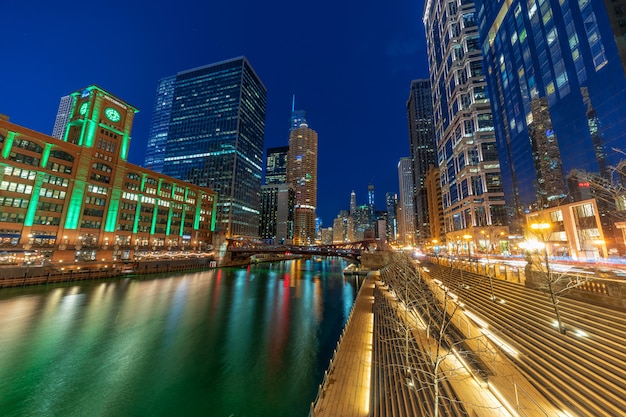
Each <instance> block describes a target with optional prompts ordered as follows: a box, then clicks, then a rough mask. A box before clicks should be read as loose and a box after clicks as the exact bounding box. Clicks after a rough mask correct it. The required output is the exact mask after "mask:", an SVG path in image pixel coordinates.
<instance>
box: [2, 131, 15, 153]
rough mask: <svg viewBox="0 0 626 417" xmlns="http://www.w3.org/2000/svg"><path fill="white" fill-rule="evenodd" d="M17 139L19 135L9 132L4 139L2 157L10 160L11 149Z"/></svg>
mask: <svg viewBox="0 0 626 417" xmlns="http://www.w3.org/2000/svg"><path fill="white" fill-rule="evenodd" d="M16 137H17V133H15V132H9V133H8V134H7V137H6V139H4V148H3V149H2V157H3V158H8V157H9V154H10V153H11V147H12V146H13V141H14V140H15V138H16Z"/></svg>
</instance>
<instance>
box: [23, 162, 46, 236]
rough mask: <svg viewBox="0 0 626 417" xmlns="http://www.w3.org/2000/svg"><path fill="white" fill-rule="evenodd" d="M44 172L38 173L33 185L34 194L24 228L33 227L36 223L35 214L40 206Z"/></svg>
mask: <svg viewBox="0 0 626 417" xmlns="http://www.w3.org/2000/svg"><path fill="white" fill-rule="evenodd" d="M43 177H44V173H43V172H38V173H37V178H35V184H34V185H33V192H32V194H31V195H30V203H28V210H27V211H26V218H25V219H24V226H32V225H33V222H34V221H35V213H37V204H39V191H41V186H42V184H43Z"/></svg>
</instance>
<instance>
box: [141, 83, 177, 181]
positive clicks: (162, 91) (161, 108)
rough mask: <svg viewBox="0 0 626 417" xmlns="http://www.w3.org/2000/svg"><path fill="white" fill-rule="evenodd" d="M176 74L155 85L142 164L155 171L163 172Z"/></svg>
mask: <svg viewBox="0 0 626 417" xmlns="http://www.w3.org/2000/svg"><path fill="white" fill-rule="evenodd" d="M175 86H176V76H172V77H166V78H163V79H161V80H160V81H159V85H158V86H157V92H156V99H155V101H154V110H153V111H152V123H151V125H150V133H149V134H148V147H147V148H146V159H145V162H144V166H145V167H146V168H150V169H152V170H153V171H156V172H163V158H165V147H166V146H167V132H168V131H169V127H170V121H171V118H172V103H173V102H174V87H175Z"/></svg>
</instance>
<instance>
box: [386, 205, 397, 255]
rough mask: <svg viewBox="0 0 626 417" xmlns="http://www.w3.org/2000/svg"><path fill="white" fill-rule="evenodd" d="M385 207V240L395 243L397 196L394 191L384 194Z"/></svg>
mask: <svg viewBox="0 0 626 417" xmlns="http://www.w3.org/2000/svg"><path fill="white" fill-rule="evenodd" d="M385 203H386V207H387V242H390V243H395V241H396V240H397V236H398V219H397V216H396V212H397V207H398V196H397V194H395V193H387V194H385Z"/></svg>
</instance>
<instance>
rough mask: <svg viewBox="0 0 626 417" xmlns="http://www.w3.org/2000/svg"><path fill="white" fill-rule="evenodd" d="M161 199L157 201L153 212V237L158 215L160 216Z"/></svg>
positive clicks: (151, 231)
mask: <svg viewBox="0 0 626 417" xmlns="http://www.w3.org/2000/svg"><path fill="white" fill-rule="evenodd" d="M158 207H159V199H158V198H157V199H155V202H154V208H155V209H154V210H152V226H151V227H150V234H151V235H153V234H154V232H155V230H156V222H157V214H159V208H158Z"/></svg>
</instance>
